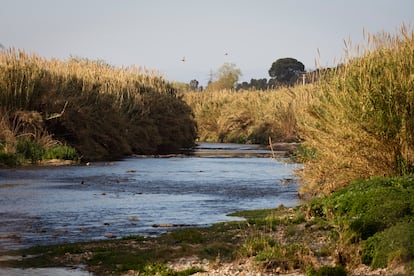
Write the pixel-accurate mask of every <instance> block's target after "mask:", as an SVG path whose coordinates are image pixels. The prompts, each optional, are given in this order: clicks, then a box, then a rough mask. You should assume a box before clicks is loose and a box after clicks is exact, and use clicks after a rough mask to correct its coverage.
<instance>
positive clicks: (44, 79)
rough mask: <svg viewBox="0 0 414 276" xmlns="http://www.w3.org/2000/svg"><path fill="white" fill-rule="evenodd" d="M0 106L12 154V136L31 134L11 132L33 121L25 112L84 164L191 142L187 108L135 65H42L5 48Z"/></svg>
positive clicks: (3, 136) (0, 61) (75, 61)
mask: <svg viewBox="0 0 414 276" xmlns="http://www.w3.org/2000/svg"><path fill="white" fill-rule="evenodd" d="M0 105H1V115H2V117H3V118H4V120H3V121H4V123H3V124H2V129H1V133H0V142H1V143H2V144H1V145H2V146H3V147H2V148H3V151H13V143H15V141H16V139H17V138H19V137H20V136H21V135H25V136H28V134H27V133H26V134H25V133H24V132H29V133H32V132H30V131H29V130H28V129H25V130H24V129H18V128H16V125H21V124H23V125H28V124H33V123H34V122H33V121H29V122H27V121H25V119H24V117H25V116H26V115H27V114H32V115H33V114H35V115H36V116H37V118H38V119H37V121H36V123H35V125H36V126H37V128H39V129H41V130H42V132H43V133H44V134H47V135H48V136H49V137H51V138H53V139H54V140H56V141H59V142H61V143H67V144H69V145H71V146H73V147H75V148H76V149H77V150H78V151H79V152H80V154H82V156H83V158H84V159H88V160H89V159H90V160H94V159H107V158H115V157H120V156H122V155H125V154H132V153H136V154H154V153H165V152H175V151H177V150H178V149H180V148H182V147H190V146H192V145H193V144H194V139H195V137H196V124H195V122H194V118H193V115H192V112H191V109H190V108H189V107H188V106H187V104H185V102H183V101H182V99H181V98H180V97H179V96H178V95H177V91H176V89H174V88H173V87H172V86H171V85H170V84H169V83H168V82H166V81H165V80H164V79H163V78H162V77H161V76H159V75H158V74H157V72H155V71H150V70H146V69H143V68H140V67H120V68H118V67H114V66H111V65H109V64H106V63H105V62H102V61H90V60H87V59H79V58H71V59H69V60H66V61H62V60H57V59H52V60H46V59H44V58H42V57H39V56H37V55H35V54H28V53H26V52H24V51H19V50H14V49H9V50H7V51H2V52H0ZM19 114H20V115H19ZM22 114H23V115H24V116H23V117H22V116H21V115H22ZM26 117H27V116H26ZM6 118H7V119H6ZM16 131H17V133H14V132H16ZM10 133H13V135H11V136H10ZM32 138H33V137H32ZM32 138H31V139H32Z"/></svg>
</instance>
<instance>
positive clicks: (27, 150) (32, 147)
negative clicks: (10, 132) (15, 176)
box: [16, 139, 44, 163]
mask: <svg viewBox="0 0 414 276" xmlns="http://www.w3.org/2000/svg"><path fill="white" fill-rule="evenodd" d="M43 154H44V149H43V148H42V147H41V146H40V145H39V144H37V143H36V142H35V141H32V140H29V139H22V140H18V141H17V146H16V155H17V156H18V157H19V158H21V159H22V160H30V161H31V162H32V163H36V162H38V161H40V160H42V157H43Z"/></svg>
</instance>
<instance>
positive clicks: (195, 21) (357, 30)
mask: <svg viewBox="0 0 414 276" xmlns="http://www.w3.org/2000/svg"><path fill="white" fill-rule="evenodd" d="M413 19H414V1H413V0H0V43H1V44H2V45H3V46H4V47H6V48H8V47H15V48H18V49H24V50H25V51H28V52H35V53H37V54H39V55H41V56H44V57H46V58H51V57H56V58H60V59H67V58H68V57H70V56H78V57H86V58H89V59H103V60H105V61H107V62H108V63H110V64H113V65H117V66H120V65H125V66H128V65H137V66H145V67H147V68H150V69H156V70H158V71H160V73H161V74H163V75H164V76H165V77H166V78H167V79H168V80H176V81H182V82H189V81H190V80H192V79H197V80H198V81H199V82H200V83H201V84H205V83H206V82H207V81H208V79H209V73H210V72H211V71H212V70H213V71H214V70H217V69H218V68H219V67H220V66H221V65H222V64H223V63H225V62H231V63H235V64H236V66H237V67H238V68H240V69H241V71H242V74H243V77H242V80H247V81H249V80H250V79H251V78H268V77H269V75H268V70H269V68H270V66H271V64H272V62H274V61H275V60H277V59H279V58H283V57H293V58H296V59H298V60H299V61H301V62H302V63H303V64H305V67H306V69H308V70H309V69H312V68H315V61H316V60H319V64H320V65H322V66H332V65H334V64H336V62H337V61H338V60H339V59H340V58H341V57H342V56H343V55H344V39H348V38H351V40H352V41H353V43H361V42H362V41H363V40H362V31H363V29H365V31H366V32H369V33H378V32H381V31H387V32H391V33H395V31H396V30H397V29H398V28H399V27H400V26H401V24H402V23H403V22H405V23H406V24H407V25H410V24H411V26H412V25H413V24H414V20H413ZM318 49H319V53H320V55H318ZM226 53H228V55H225V54H226ZM183 57H185V59H186V61H185V62H182V61H181V60H182V59H183Z"/></svg>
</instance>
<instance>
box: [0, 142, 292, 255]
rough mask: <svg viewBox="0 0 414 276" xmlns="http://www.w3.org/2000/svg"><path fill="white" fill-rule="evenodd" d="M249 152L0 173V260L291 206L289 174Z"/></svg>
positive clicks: (209, 151)
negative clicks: (14, 253) (17, 252)
mask: <svg viewBox="0 0 414 276" xmlns="http://www.w3.org/2000/svg"><path fill="white" fill-rule="evenodd" d="M270 156H271V153H270V152H269V151H267V150H264V149H262V148H259V147H257V146H252V145H247V146H246V145H234V144H206V143H203V144H200V146H199V148H198V149H197V151H196V152H195V153H194V154H192V155H190V156H188V155H182V156H170V157H168V158H159V157H145V158H144V157H134V158H126V159H124V160H121V161H116V162H100V163H92V164H90V165H89V166H86V165H81V166H65V167H30V168H22V169H11V170H0V252H1V251H5V250H9V249H18V248H25V247H29V246H33V245H47V244H57V243H66V242H77V241H89V240H97V239H107V238H114V237H124V236H128V235H144V236H148V235H157V234H159V233H161V232H164V231H169V230H170V229H171V228H166V227H154V226H155V225H163V224H173V225H186V226H187V227H195V226H197V227H198V226H207V225H210V224H212V223H215V222H220V221H228V220H235V219H236V218H234V217H228V216H227V214H229V213H231V212H234V211H240V210H249V209H260V208H273V207H277V206H279V205H280V204H283V205H285V206H293V205H296V204H297V203H298V199H297V187H296V184H295V182H294V181H292V182H290V184H289V185H286V184H285V182H286V180H290V179H293V172H292V170H293V169H294V168H298V167H299V165H298V164H291V163H290V164H289V163H286V162H280V160H275V159H273V158H270Z"/></svg>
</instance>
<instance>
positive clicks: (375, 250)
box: [362, 221, 414, 268]
mask: <svg viewBox="0 0 414 276" xmlns="http://www.w3.org/2000/svg"><path fill="white" fill-rule="evenodd" d="M413 259H414V221H403V222H400V223H397V224H396V225H394V226H392V227H390V228H388V229H386V230H384V231H383V232H379V233H377V234H375V235H374V236H372V237H370V238H369V239H367V240H366V241H365V242H364V243H363V254H362V261H363V263H364V264H367V265H370V266H371V267H373V268H378V267H387V266H388V265H391V266H392V265H393V264H394V263H406V262H408V261H412V260H413Z"/></svg>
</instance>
